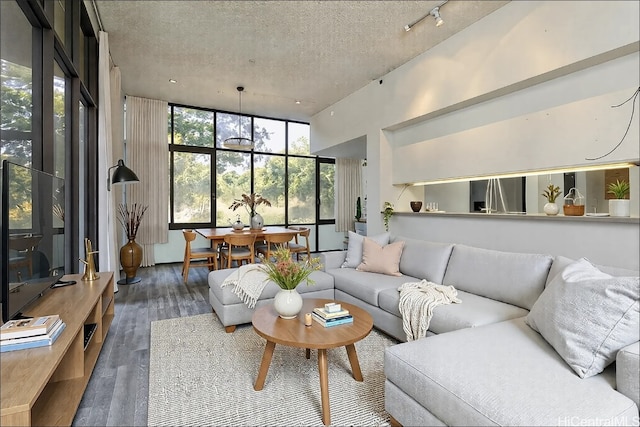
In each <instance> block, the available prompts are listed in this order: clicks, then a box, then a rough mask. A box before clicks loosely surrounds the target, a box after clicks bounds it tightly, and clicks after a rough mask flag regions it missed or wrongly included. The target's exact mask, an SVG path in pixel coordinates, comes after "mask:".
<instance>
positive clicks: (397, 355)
mask: <svg viewBox="0 0 640 427" xmlns="http://www.w3.org/2000/svg"><path fill="white" fill-rule="evenodd" d="M352 236H354V235H352ZM378 237H379V239H378V240H379V243H380V244H384V243H386V241H387V239H388V236H382V237H381V238H380V236H378ZM357 240H360V241H361V240H362V237H354V238H352V239H351V240H350V248H349V251H337V252H327V253H323V254H322V255H321V256H322V258H323V265H324V272H315V273H314V275H316V276H315V277H314V279H315V280H316V283H317V284H316V285H315V286H313V287H305V286H302V287H301V289H300V291H301V293H302V295H303V297H305V296H306V295H309V296H311V295H313V296H316V297H321V298H335V299H336V300H340V301H346V302H349V303H352V304H354V305H357V306H359V307H361V308H364V309H366V310H367V311H368V312H369V313H370V314H371V315H372V317H373V319H374V325H375V327H377V328H378V329H380V330H382V331H384V332H386V333H387V334H389V335H391V336H393V337H395V338H397V339H398V340H400V341H405V340H406V336H405V333H404V331H403V328H402V317H401V315H400V312H399V310H398V302H399V292H398V287H400V285H402V284H403V283H405V282H415V281H420V280H421V279H426V280H428V281H430V282H435V283H441V284H443V285H453V286H454V287H455V288H456V289H457V291H458V298H459V299H460V300H461V301H462V303H461V304H451V305H444V306H440V307H437V308H436V309H435V311H434V315H433V318H432V320H431V323H430V327H429V331H428V332H427V337H426V338H423V339H419V340H416V341H412V342H404V343H400V344H398V345H395V346H392V347H389V348H388V349H387V350H386V352H385V368H384V369H385V375H386V382H385V408H386V410H387V411H388V412H389V414H390V415H391V416H392V417H393V419H394V422H396V421H397V422H398V423H400V424H402V425H612V424H613V425H638V423H639V419H640V417H639V411H638V407H639V406H640V391H639V384H640V356H639V354H640V331H639V330H637V328H638V326H637V325H638V316H639V314H638V296H637V294H638V290H637V289H635V291H634V289H633V284H634V283H635V284H637V283H638V281H637V276H638V272H637V271H629V270H622V269H615V268H608V267H602V266H600V267H599V270H601V271H603V272H604V273H607V274H608V275H611V276H624V277H625V278H626V279H630V280H631V282H629V281H628V280H627V282H625V283H627V285H628V284H629V283H631V284H632V286H631V288H629V286H627V290H628V289H631V291H630V294H629V292H627V293H626V294H624V293H623V295H622V294H621V295H622V296H620V295H617V294H616V295H614V296H613V298H614V299H615V298H623V300H621V301H623V302H624V301H626V302H628V301H631V303H632V304H631V305H630V306H629V307H627V309H625V310H626V311H624V316H625V317H624V319H623V320H624V321H622V322H618V323H616V324H623V326H624V325H626V326H627V330H626V331H623V332H620V331H614V332H613V333H612V334H609V335H610V336H613V337H614V338H616V337H617V338H619V340H618V341H620V340H623V341H624V340H626V341H624V342H626V343H627V344H628V345H624V346H621V345H620V346H621V347H623V348H621V349H619V351H616V352H615V353H614V357H615V363H612V364H610V365H609V366H608V367H607V368H606V369H604V371H602V372H601V373H598V374H595V375H592V376H590V377H588V378H581V377H580V376H579V375H578V374H577V373H576V372H579V370H576V369H578V368H577V367H575V366H574V365H576V363H573V365H571V366H570V364H568V363H567V362H566V360H565V359H567V360H569V361H573V359H571V357H573V356H572V355H571V354H569V355H567V354H565V353H566V352H567V351H569V352H570V351H571V347H572V345H569V344H570V343H572V342H573V341H572V340H574V341H576V340H577V342H578V345H577V347H580V345H581V344H582V343H581V340H582V339H581V337H580V334H578V336H577V337H576V336H575V333H574V337H573V338H570V339H568V340H566V341H563V338H562V337H560V338H561V339H560V341H559V342H560V344H558V340H556V341H554V339H553V337H551V336H550V335H549V334H550V332H549V328H551V329H553V328H554V322H556V319H555V318H554V319H553V320H550V321H549V322H547V323H549V325H545V324H544V323H545V322H544V321H543V320H541V316H542V315H541V314H540V313H543V315H545V313H548V310H549V308H548V307H542V308H541V303H540V302H539V301H542V300H549V298H550V297H551V296H550V295H549V292H550V291H551V290H552V289H554V290H556V289H563V288H562V286H558V284H557V282H558V281H559V280H560V279H563V278H561V276H562V274H563V272H564V271H568V270H569V269H568V267H569V266H573V265H575V264H576V263H574V260H569V259H567V258H563V257H553V256H551V255H543V254H525V253H507V252H500V251H495V250H488V249H482V248H475V247H470V246H465V245H460V244H443V243H435V242H427V241H421V240H415V239H410V238H405V237H399V236H395V237H393V238H390V240H389V243H395V242H399V241H402V242H404V243H403V245H404V247H403V250H402V255H401V257H400V261H399V271H400V273H401V274H402V275H401V276H392V275H386V274H380V273H372V272H366V271H358V270H357V269H356V268H353V267H354V266H356V265H357V262H358V257H361V256H362V255H361V252H360V253H358V252H357V251H356V252H355V253H353V251H352V249H353V248H352V247H351V243H354V242H355V241H357ZM355 244H356V243H354V245H355ZM354 258H355V261H354ZM565 269H566V270H565ZM228 274H229V272H228V271H224V270H221V271H216V272H212V273H210V275H209V285H210V303H211V305H212V307H213V309H214V310H215V311H216V313H218V316H219V317H220V318H221V321H222V322H223V324H224V325H225V326H230V325H233V324H239V323H247V322H250V321H251V313H252V310H249V309H247V308H246V307H244V304H242V303H241V302H240V300H239V299H238V298H237V297H235V295H233V293H232V292H231V290H230V289H229V288H225V289H221V288H220V286H219V285H220V283H221V282H222V280H224V278H225V277H226V276H227V275H228ZM577 277H579V278H583V275H582V276H581V275H578V276H577ZM603 277H604V276H603ZM607 277H610V276H607ZM559 278H560V279H559ZM626 279H625V280H626ZM554 280H555V281H554ZM563 280H564V279H563ZM634 280H635V281H634ZM598 283H599V282H598ZM272 285H273V284H270V285H269V286H272ZM269 286H268V287H267V288H266V289H265V292H266V290H267V289H270V288H269ZM273 286H275V285H273ZM635 286H636V288H637V285H635ZM545 290H546V293H545V295H544V296H543V292H545ZM276 291H277V288H271V289H270V290H269V292H268V293H264V294H263V297H261V299H260V301H259V302H258V304H259V305H261V304H265V303H269V302H270V301H271V300H272V298H273V296H274V295H275V292H276ZM541 296H543V298H541ZM545 296H546V297H547V298H545ZM602 297H603V298H609V296H608V294H607V293H606V292H604V293H603V294H602ZM562 298H563V297H558V298H555V299H553V300H555V301H561V299H562ZM625 298H626V299H625ZM574 299H575V297H574ZM634 300H635V303H634ZM616 301H617V300H616ZM536 303H538V306H536ZM622 304H623V303H620V304H619V305H622ZM547 305H549V304H547ZM569 305H571V304H569ZM594 306H595V307H596V308H597V307H600V304H593V301H591V304H589V307H592V308H593V307H594ZM602 306H603V307H605V306H606V304H602ZM243 307H244V308H243ZM574 308H575V307H574ZM542 309H546V310H547V311H544V310H542ZM609 311H615V310H609ZM586 312H588V310H583V309H579V310H578V311H577V313H578V314H577V315H576V322H581V321H580V320H579V316H580V315H582V314H583V313H586ZM596 312H597V310H596ZM568 313H569V315H571V314H570V313H571V311H570V310H568ZM534 314H535V315H536V316H537V319H538V323H540V325H539V329H540V330H541V331H543V332H544V334H543V333H540V332H538V331H537V330H534V329H533V327H532V326H531V325H530V324H534V325H535V323H534V322H533V320H534V317H533V315H534ZM606 315H607V313H604V314H603V315H602V316H603V318H604V317H606ZM593 317H594V316H592V317H591V318H593ZM542 319H544V317H542ZM561 320H562V319H561ZM561 320H560V321H559V322H560V323H559V324H561V323H562V322H561ZM234 322H235V323H234ZM625 322H626V323H625ZM574 323H575V322H574ZM582 323H584V324H587V323H588V322H581V324H580V325H579V326H580V327H582V326H583V325H582ZM602 323H606V322H605V321H604V320H603V322H602ZM634 325H635V326H634ZM629 327H631V328H632V329H631V331H633V328H634V327H635V328H636V331H635V332H631V334H632V338H633V336H634V335H633V334H634V333H635V338H633V339H632V340H631V341H629V333H630V332H629V329H628V328H629ZM545 328H546V329H545ZM559 329H562V327H559ZM578 329H579V328H578ZM591 329H597V327H594V328H588V329H587V330H586V331H585V339H584V340H585V341H589V340H590V337H589V336H590V334H591ZM570 332H571V331H570ZM574 332H575V331H574ZM625 333H626V335H625ZM548 341H550V342H553V343H554V345H555V347H554V345H552V344H550V343H549V342H548ZM621 342H622V341H621ZM563 343H564V344H566V345H565V346H564V347H563V345H562V344H563ZM567 343H569V344H567ZM609 356H610V355H609ZM609 361H610V358H609ZM602 364H608V361H605V360H604V359H603V361H602ZM577 365H580V363H577Z"/></svg>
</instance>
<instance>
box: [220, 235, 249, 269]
mask: <svg viewBox="0 0 640 427" xmlns="http://www.w3.org/2000/svg"><path fill="white" fill-rule="evenodd" d="M224 241H225V243H226V247H225V248H224V249H221V250H220V262H221V263H222V264H223V265H224V263H225V259H226V264H227V268H231V261H236V262H237V263H238V267H240V266H241V265H242V262H243V261H246V262H247V263H252V264H253V263H254V262H255V241H256V234H255V233H247V234H244V233H243V234H239V233H238V234H233V233H232V234H227V235H225V236H224Z"/></svg>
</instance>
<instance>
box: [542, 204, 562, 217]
mask: <svg viewBox="0 0 640 427" xmlns="http://www.w3.org/2000/svg"><path fill="white" fill-rule="evenodd" d="M542 210H543V211H544V213H546V214H547V215H551V216H552V215H558V212H560V208H559V207H558V204H557V203H552V202H547V203H545V204H544V207H543V208H542Z"/></svg>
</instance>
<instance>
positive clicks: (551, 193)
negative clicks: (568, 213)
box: [542, 184, 560, 216]
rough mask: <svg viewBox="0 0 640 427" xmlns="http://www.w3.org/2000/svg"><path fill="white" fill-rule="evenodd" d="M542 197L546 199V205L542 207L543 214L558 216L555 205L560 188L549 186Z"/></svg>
mask: <svg viewBox="0 0 640 427" xmlns="http://www.w3.org/2000/svg"><path fill="white" fill-rule="evenodd" d="M542 195H543V196H544V197H545V198H546V199H547V203H545V205H544V206H543V207H542V210H543V211H544V213H546V214H547V215H550V216H553V215H558V212H560V208H559V207H558V204H557V203H556V198H557V197H558V196H559V195H560V187H558V186H557V185H553V184H549V186H547V188H546V190H544V192H543V193H542Z"/></svg>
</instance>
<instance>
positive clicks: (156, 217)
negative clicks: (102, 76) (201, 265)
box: [126, 95, 169, 267]
mask: <svg viewBox="0 0 640 427" xmlns="http://www.w3.org/2000/svg"><path fill="white" fill-rule="evenodd" d="M126 104H127V113H126V135H127V154H128V156H127V158H128V164H127V166H128V167H129V168H130V169H131V170H133V171H134V172H135V173H136V175H138V178H139V179H140V183H139V184H136V185H129V186H128V187H127V190H126V191H127V201H128V203H129V204H133V203H137V204H140V205H143V206H148V209H147V211H146V213H145V214H144V217H143V218H142V222H141V223H140V228H139V230H138V235H137V236H136V242H138V243H139V244H140V245H142V248H143V255H142V264H141V265H142V266H143V267H148V266H151V265H155V254H154V246H153V245H154V244H156V243H167V241H168V233H169V231H168V227H167V222H168V219H167V212H168V209H169V171H168V164H169V163H168V161H169V144H168V143H167V114H168V113H167V111H168V110H167V108H168V104H167V102H166V101H158V100H155V99H145V98H138V97H135V96H129V95H127V97H126Z"/></svg>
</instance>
